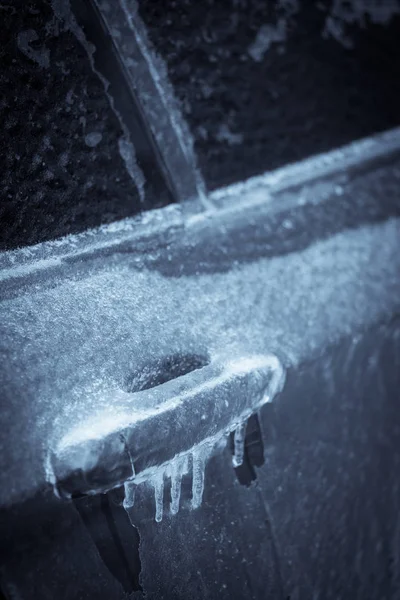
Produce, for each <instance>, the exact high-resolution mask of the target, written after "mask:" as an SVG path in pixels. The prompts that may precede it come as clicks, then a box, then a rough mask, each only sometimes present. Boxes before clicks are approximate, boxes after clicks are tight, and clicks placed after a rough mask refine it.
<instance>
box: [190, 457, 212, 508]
mask: <svg viewBox="0 0 400 600" xmlns="http://www.w3.org/2000/svg"><path fill="white" fill-rule="evenodd" d="M209 451H210V449H209V448H208V447H207V446H202V447H199V448H196V449H195V450H193V452H192V459H193V479H192V508H199V506H200V505H201V501H202V499H203V491H204V470H205V463H206V459H207V457H208V455H209Z"/></svg>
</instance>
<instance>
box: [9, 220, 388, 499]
mask: <svg viewBox="0 0 400 600" xmlns="http://www.w3.org/2000/svg"><path fill="white" fill-rule="evenodd" d="M399 234H400V220H398V219H390V220H388V221H387V222H384V223H381V224H377V225H365V226H361V227H359V228H358V229H355V230H353V231H347V232H345V233H338V234H336V235H334V236H332V237H330V238H328V239H326V240H321V241H318V242H317V243H314V244H313V245H311V246H310V247H308V248H306V249H305V250H303V251H301V252H297V253H293V254H291V255H288V256H277V257H274V258H261V259H259V260H257V261H255V262H252V263H249V264H244V265H241V266H238V267H236V268H234V269H232V270H230V271H229V272H226V273H213V274H200V275H198V276H196V277H191V276H184V277H181V278H180V279H174V278H168V277H164V276H163V275H161V274H159V273H157V272H156V271H149V270H146V269H143V270H141V271H136V270H135V269H133V268H132V266H130V265H129V264H127V263H126V260H127V259H128V255H127V254H124V255H120V256H119V263H118V265H115V264H112V265H110V266H107V261H103V267H102V270H101V271H100V272H99V271H96V270H94V271H93V272H88V274H87V276H85V277H79V278H76V277H75V278H72V279H70V280H69V281H66V282H62V281H59V282H58V283H57V285H55V286H53V287H51V288H48V289H46V288H45V287H43V288H40V287H39V288H34V287H32V288H31V289H29V290H27V292H26V293H24V294H22V295H20V296H18V297H15V298H11V299H9V300H7V299H5V300H3V301H2V302H1V303H0V323H1V336H0V349H1V351H2V352H3V354H4V357H5V362H4V363H3V370H4V372H5V373H13V372H17V373H19V374H20V376H19V377H20V378H19V380H18V382H19V383H18V385H19V389H18V394H14V395H13V396H12V404H13V411H15V412H17V413H18V414H19V415H20V418H19V419H18V428H17V430H16V429H15V428H16V425H17V424H16V422H15V421H14V422H12V423H10V422H8V421H7V414H6V413H3V414H2V424H3V428H4V429H5V430H6V429H7V430H9V431H10V435H14V436H17V437H20V436H22V435H27V436H29V439H32V445H31V447H30V449H29V450H28V448H27V446H26V445H24V444H21V445H20V446H19V447H18V448H17V449H16V450H15V451H16V453H17V454H16V456H15V460H16V461H17V463H18V465H19V470H20V478H19V479H18V483H16V484H15V486H14V487H13V488H12V489H10V487H9V486H8V485H7V481H8V480H9V477H10V474H9V469H10V465H9V464H8V463H7V462H4V464H3V465H2V469H1V470H0V483H1V486H0V490H1V492H0V493H1V497H2V502H8V501H12V498H13V497H14V496H19V495H21V494H23V493H24V490H26V491H27V490H29V489H30V488H31V487H32V486H34V485H35V483H34V482H35V481H36V480H37V478H38V477H43V476H44V472H45V466H44V465H45V464H46V460H47V451H46V454H45V455H44V454H43V449H42V444H41V440H42V439H49V440H50V442H52V441H53V443H57V444H58V443H59V441H60V440H61V439H63V438H65V437H66V436H67V435H69V434H70V432H71V430H72V429H73V426H76V424H77V423H81V424H82V423H84V422H86V421H87V419H89V418H90V419H94V418H95V416H96V415H98V412H99V408H101V407H105V406H106V407H108V411H109V415H110V418H111V414H112V413H113V414H114V417H113V418H116V412H115V411H111V408H112V405H110V400H109V398H110V397H109V391H110V389H114V390H115V389H116V388H117V387H118V383H119V381H121V380H122V378H123V377H124V376H125V375H126V373H129V368H130V364H131V363H132V361H133V360H135V361H136V362H137V363H138V365H139V366H140V365H141V364H146V362H147V361H150V360H154V359H156V358H157V357H158V356H160V355H162V354H163V353H168V354H171V353H174V352H180V353H185V352H187V351H188V348H193V347H196V345H197V347H198V344H199V343H201V344H202V345H203V346H205V347H207V348H208V349H209V351H210V353H213V354H214V355H215V354H218V353H221V354H223V353H226V351H227V348H228V349H229V350H230V351H231V352H232V353H239V352H240V354H243V353H244V352H251V353H253V352H263V351H265V350H270V351H278V352H279V355H280V356H281V357H285V361H286V362H287V363H294V364H296V363H297V362H299V361H301V360H302V357H304V356H310V354H312V353H313V352H315V351H317V350H318V348H319V347H321V345H323V344H326V343H327V340H329V341H330V342H333V341H334V340H335V339H338V338H339V337H340V336H341V335H344V334H346V333H347V332H348V331H353V330H356V329H357V327H361V326H366V324H368V323H371V322H372V323H373V322H376V320H377V319H379V318H380V315H382V312H388V313H390V312H391V311H392V310H396V307H397V306H398V299H399V297H400V289H399V285H400V281H399V277H398V273H399V270H400V255H399V253H398V239H399ZM382 240H384V241H385V243H382ZM349 256H351V260H349ZM294 284H295V285H294ZM244 289H246V302H247V303H248V305H249V306H251V312H248V311H247V312H246V311H244V310H243V306H242V303H241V298H242V296H243V290H244ZM310 289H312V290H313V293H312V294H310ZM366 298H368V301H367V300H366ZM161 299H162V301H161ZM161 305H162V310H161V309H160V306H161ZM177 307H180V309H179V310H180V319H179V321H178V322H177V321H176V319H175V318H174V317H173V315H176V310H177ZM21 316H22V317H23V318H22V317H21ZM233 323H234V324H235V326H234V328H233V326H232V324H233ZM260 327H262V328H263V332H264V333H263V337H262V339H261V338H260V337H259V335H258V332H259V330H260ZM27 340H29V344H27ZM9 348H12V349H13V352H12V353H10V352H9ZM50 348H52V349H54V348H63V349H64V352H63V353H61V354H59V353H56V352H51V351H50ZM43 370H45V372H46V373H51V374H52V376H51V377H43ZM6 381H7V379H6V380H5V384H6ZM31 381H35V382H37V383H36V384H35V385H36V387H32V385H31V384H30V382H31ZM31 389H32V392H33V393H34V397H30V391H29V390H31ZM228 400H229V399H228V398H227V401H228ZM237 424H238V423H237ZM102 426H103V425H102ZM32 430H34V431H35V436H34V437H32V436H31V433H30V432H31V431H32ZM53 448H54V446H53ZM42 474H43V475H42ZM25 493H26V492H25Z"/></svg>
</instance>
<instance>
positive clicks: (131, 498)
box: [124, 481, 136, 509]
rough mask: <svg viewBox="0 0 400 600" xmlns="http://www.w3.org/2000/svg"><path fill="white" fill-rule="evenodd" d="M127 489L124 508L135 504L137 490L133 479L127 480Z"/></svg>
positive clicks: (125, 487)
mask: <svg viewBox="0 0 400 600" xmlns="http://www.w3.org/2000/svg"><path fill="white" fill-rule="evenodd" d="M124 489H125V498H124V508H125V509H128V508H132V506H133V505H134V504H135V492H136V484H135V483H133V482H132V481H127V482H126V483H125V484H124Z"/></svg>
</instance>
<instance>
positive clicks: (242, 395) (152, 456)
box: [49, 355, 285, 520]
mask: <svg viewBox="0 0 400 600" xmlns="http://www.w3.org/2000/svg"><path fill="white" fill-rule="evenodd" d="M284 377H285V375H284V369H283V367H282V365H281V363H280V361H279V360H278V359H277V358H276V357H275V356H272V355H255V356H245V357H242V358H239V359H235V360H231V361H228V362H225V361H215V362H211V364H208V365H207V366H205V367H203V368H200V369H197V370H195V371H192V372H191V373H188V374H187V375H183V376H181V377H178V378H176V379H173V380H172V381H168V382H166V383H163V384H161V385H158V386H156V387H154V388H151V389H147V390H144V391H139V392H135V393H127V392H122V391H118V392H115V393H114V394H113V395H112V396H110V404H112V405H113V410H114V407H115V411H114V412H112V413H110V411H107V412H105V411H104V410H103V411H100V412H99V414H98V415H97V416H96V417H93V418H91V419H87V420H86V421H84V422H81V423H79V424H78V425H77V426H76V427H74V428H73V429H71V430H70V431H69V432H68V433H67V434H66V435H65V436H64V438H63V439H61V440H60V441H59V443H58V444H57V446H56V448H55V449H54V451H53V452H52V454H51V456H50V460H49V464H50V465H51V473H52V475H51V479H52V483H53V484H54V486H55V490H56V492H57V493H58V494H59V495H60V496H61V497H64V498H69V497H76V496H79V495H85V494H96V493H99V492H106V491H108V490H110V489H112V488H115V487H117V486H120V485H122V484H125V490H126V498H125V503H126V504H127V505H129V504H132V503H133V496H132V494H133V491H134V486H135V485H137V484H139V483H141V482H142V481H145V480H151V481H152V482H153V485H154V487H155V493H156V500H157V495H158V496H160V494H161V496H162V485H163V478H164V474H167V475H169V476H171V478H172V492H171V493H172V504H171V510H172V512H177V509H178V508H179V494H180V480H181V478H182V474H183V473H184V471H185V470H187V468H188V466H189V458H190V463H191V465H192V468H193V489H192V506H193V507H194V508H196V507H197V506H199V505H200V503H201V498H202V493H203V485H204V466H205V462H206V460H207V458H208V456H209V455H210V453H211V451H212V449H213V448H214V447H215V444H217V443H218V442H220V441H221V440H223V439H224V437H226V436H227V435H228V434H229V433H231V432H233V431H235V441H234V445H235V452H234V457H233V461H234V465H235V466H237V465H239V464H240V463H241V461H242V459H243V444H244V426H245V423H246V420H247V419H248V417H249V416H250V415H251V414H252V413H254V412H255V411H257V410H258V409H259V408H260V407H261V406H262V405H263V404H265V403H267V402H270V401H271V400H272V399H273V398H274V397H275V396H276V394H277V393H278V392H279V391H280V390H281V389H282V386H283V383H284ZM178 488H179V489H178ZM159 517H160V515H159V514H157V515H156V518H157V520H159Z"/></svg>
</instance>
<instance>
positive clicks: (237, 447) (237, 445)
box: [232, 423, 246, 467]
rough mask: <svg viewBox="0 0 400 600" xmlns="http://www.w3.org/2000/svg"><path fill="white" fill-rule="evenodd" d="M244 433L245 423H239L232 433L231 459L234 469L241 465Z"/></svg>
mask: <svg viewBox="0 0 400 600" xmlns="http://www.w3.org/2000/svg"><path fill="white" fill-rule="evenodd" d="M245 433H246V423H241V424H240V425H238V426H237V427H236V429H235V433H234V454H233V457H232V463H233V466H234V467H239V466H240V465H242V464H243V455H244V439H245Z"/></svg>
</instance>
